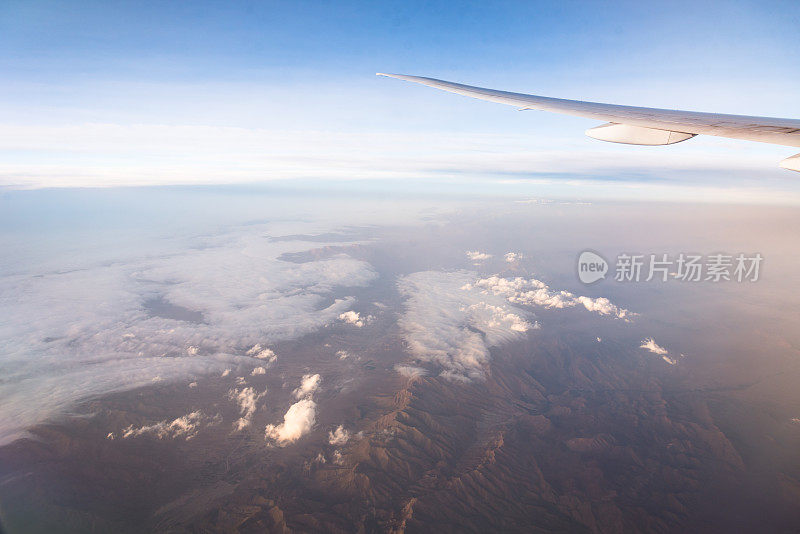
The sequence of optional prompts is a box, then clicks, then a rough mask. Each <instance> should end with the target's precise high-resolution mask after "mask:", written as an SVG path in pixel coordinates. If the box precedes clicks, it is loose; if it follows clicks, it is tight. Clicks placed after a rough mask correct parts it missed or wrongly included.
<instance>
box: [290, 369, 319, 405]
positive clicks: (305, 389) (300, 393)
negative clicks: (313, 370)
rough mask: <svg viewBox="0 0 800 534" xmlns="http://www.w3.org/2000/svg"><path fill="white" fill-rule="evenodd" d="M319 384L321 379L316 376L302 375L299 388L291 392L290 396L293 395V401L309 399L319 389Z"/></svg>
mask: <svg viewBox="0 0 800 534" xmlns="http://www.w3.org/2000/svg"><path fill="white" fill-rule="evenodd" d="M320 382H322V377H321V376H319V375H318V374H315V375H311V374H309V375H303V378H302V380H301V381H300V386H299V387H298V388H296V389H295V390H294V391H292V395H294V398H295V399H302V398H305V397H310V396H311V395H313V394H314V393H316V391H317V389H319V384H320Z"/></svg>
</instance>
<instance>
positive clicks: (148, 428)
mask: <svg viewBox="0 0 800 534" xmlns="http://www.w3.org/2000/svg"><path fill="white" fill-rule="evenodd" d="M221 421H222V418H221V417H220V416H219V415H215V416H214V417H209V416H207V415H206V414H204V413H203V412H202V411H200V410H198V411H195V412H192V413H190V414H187V415H184V416H181V417H178V418H177V419H175V420H173V421H171V422H167V421H161V422H158V423H155V424H152V425H145V426H141V427H138V428H137V427H134V426H133V425H131V426H129V427H128V428H126V429H125V430H123V431H122V437H123V438H134V437H138V436H144V435H147V434H152V435H154V436H155V437H157V438H158V439H166V438H170V439H174V438H184V439H192V438H193V437H195V436H196V435H197V433H198V432H199V431H200V428H201V426H203V425H205V426H213V425H217V424H219V423H220V422H221ZM110 436H114V434H110ZM110 439H113V437H111V438H110Z"/></svg>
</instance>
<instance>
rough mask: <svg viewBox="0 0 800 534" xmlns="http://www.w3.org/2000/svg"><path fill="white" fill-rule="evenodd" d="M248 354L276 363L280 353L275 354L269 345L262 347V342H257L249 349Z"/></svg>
mask: <svg viewBox="0 0 800 534" xmlns="http://www.w3.org/2000/svg"><path fill="white" fill-rule="evenodd" d="M246 354H247V355H248V356H252V357H253V358H258V359H259V360H266V361H267V363H268V364H270V363H274V362H275V361H276V360H277V359H278V355H277V354H275V351H273V350H272V349H270V348H268V347H263V348H262V347H261V344H260V343H256V344H255V345H253V347H252V348H251V349H250V350H248V351H247V353H246Z"/></svg>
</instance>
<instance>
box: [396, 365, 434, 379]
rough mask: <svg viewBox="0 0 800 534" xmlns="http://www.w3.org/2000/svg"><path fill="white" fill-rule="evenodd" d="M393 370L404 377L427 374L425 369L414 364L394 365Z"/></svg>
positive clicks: (417, 376)
mask: <svg viewBox="0 0 800 534" xmlns="http://www.w3.org/2000/svg"><path fill="white" fill-rule="evenodd" d="M394 370H395V371H397V372H398V373H400V374H401V375H403V376H404V377H406V378H419V377H421V376H427V375H428V374H429V373H428V370H427V369H423V368H422V367H416V366H414V365H395V366H394Z"/></svg>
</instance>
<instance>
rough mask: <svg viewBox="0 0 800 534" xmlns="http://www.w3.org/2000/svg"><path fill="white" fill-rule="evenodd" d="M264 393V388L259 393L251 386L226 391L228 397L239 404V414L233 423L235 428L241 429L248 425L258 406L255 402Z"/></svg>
mask: <svg viewBox="0 0 800 534" xmlns="http://www.w3.org/2000/svg"><path fill="white" fill-rule="evenodd" d="M266 394H267V390H266V389H264V391H263V392H261V393H256V391H255V389H253V388H252V387H246V388H242V389H231V390H230V391H228V398H229V399H231V400H232V401H234V402H236V404H237V405H238V406H239V414H240V415H241V417H240V418H239V419H238V420H237V421H236V422H235V423H234V427H235V428H236V430H242V429H244V428H247V427H248V426H250V423H252V421H253V415H255V413H256V409H257V407H258V406H257V403H258V401H259V400H261V398H262V397H264V395H266Z"/></svg>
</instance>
